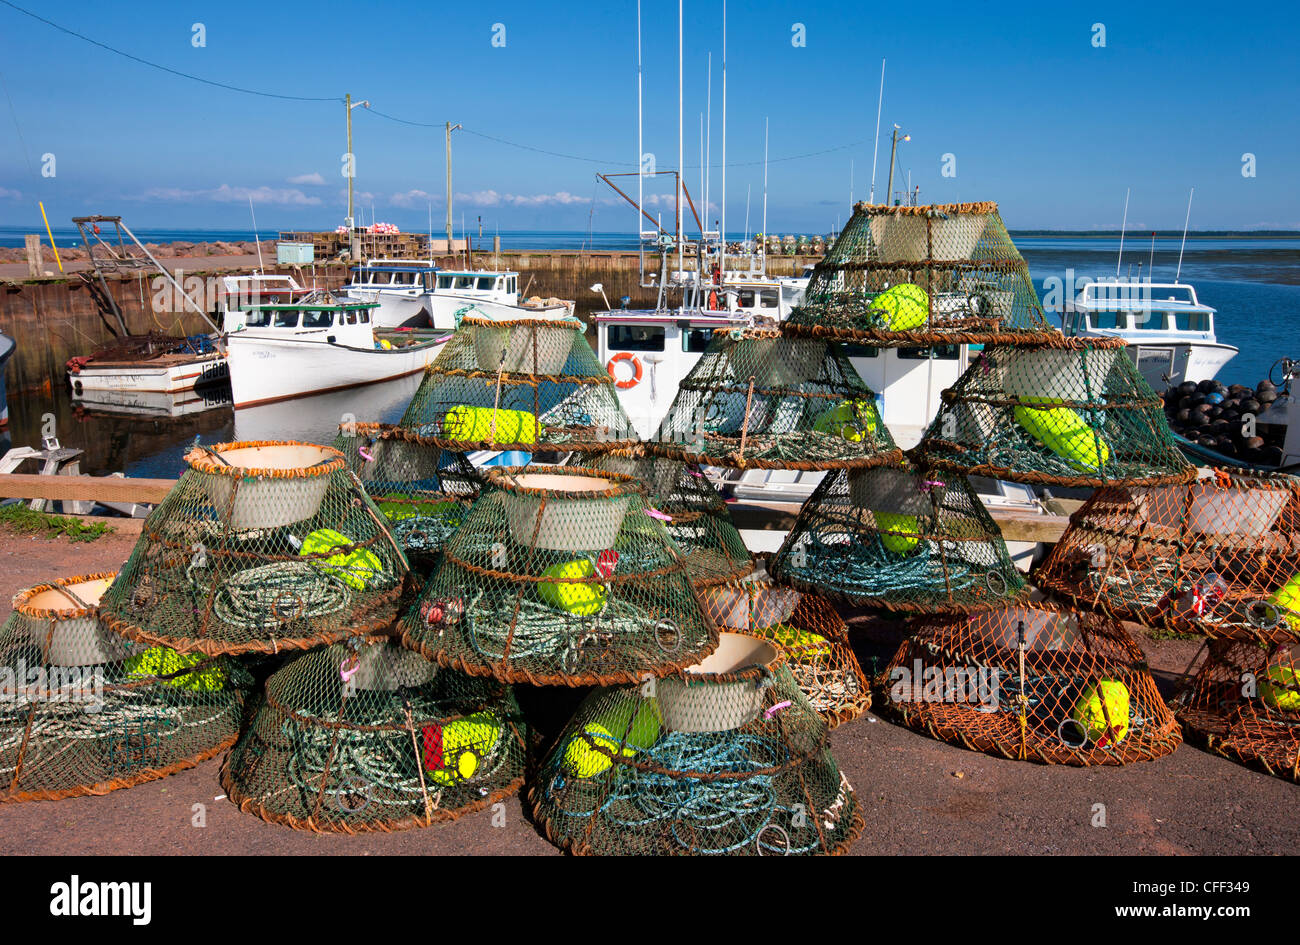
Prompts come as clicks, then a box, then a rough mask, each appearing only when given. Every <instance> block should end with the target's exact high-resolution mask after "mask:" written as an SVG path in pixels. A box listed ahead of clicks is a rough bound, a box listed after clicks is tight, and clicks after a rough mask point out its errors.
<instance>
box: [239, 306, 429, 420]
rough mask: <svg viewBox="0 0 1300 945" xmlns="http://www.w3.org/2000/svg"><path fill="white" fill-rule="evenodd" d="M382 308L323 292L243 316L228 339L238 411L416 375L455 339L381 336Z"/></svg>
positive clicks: (421, 333)
mask: <svg viewBox="0 0 1300 945" xmlns="http://www.w3.org/2000/svg"><path fill="white" fill-rule="evenodd" d="M375 308H376V304H375V303H373V302H341V301H339V300H337V299H335V298H334V297H333V296H331V295H329V294H328V293H325V292H318V293H315V294H313V295H310V296H307V297H304V298H302V299H299V300H297V301H295V302H292V303H281V304H269V303H266V304H258V305H254V306H251V307H248V308H246V309H244V310H243V313H242V314H243V318H242V323H241V325H240V327H239V328H238V329H237V330H235V331H232V332H231V333H230V334H229V335H227V336H226V344H227V349H228V351H229V364H230V388H231V394H232V396H233V399H234V404H235V409H236V410H238V409H240V408H241V407H251V406H255V405H257V404H266V403H272V402H275V401H278V400H288V399H290V398H293V397H301V396H304V395H307V394H318V393H325V392H328V391H337V390H345V389H347V388H350V387H360V386H362V385H366V384H375V383H378V382H380V381H386V380H391V379H393V378H397V377H404V376H406V375H408V374H415V373H417V372H419V371H423V370H424V368H425V367H426V366H428V365H429V363H430V362H432V361H433V359H434V358H435V357H436V356H437V354H438V352H439V350H441V348H442V346H443V344H445V343H446V341H447V339H448V338H449V337H450V335H449V334H447V333H444V332H436V331H429V332H424V331H414V330H409V329H407V330H385V329H377V328H376V327H375V326H374V323H373V318H372V313H373V311H374V309H375Z"/></svg>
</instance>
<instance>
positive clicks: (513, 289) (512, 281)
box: [510, 276, 519, 292]
mask: <svg viewBox="0 0 1300 945" xmlns="http://www.w3.org/2000/svg"><path fill="white" fill-rule="evenodd" d="M510 291H511V292H518V291H519V284H518V283H517V282H515V277H514V276H511V277H510Z"/></svg>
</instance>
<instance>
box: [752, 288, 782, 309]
mask: <svg viewBox="0 0 1300 945" xmlns="http://www.w3.org/2000/svg"><path fill="white" fill-rule="evenodd" d="M758 297H759V299H760V301H761V303H762V307H763V308H780V307H781V293H780V291H779V290H777V289H764V290H763V291H762V292H760V293H759V296H758Z"/></svg>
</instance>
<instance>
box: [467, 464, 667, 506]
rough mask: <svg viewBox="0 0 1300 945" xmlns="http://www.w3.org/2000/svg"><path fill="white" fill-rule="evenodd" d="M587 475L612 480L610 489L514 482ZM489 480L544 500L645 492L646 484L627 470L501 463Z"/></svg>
mask: <svg viewBox="0 0 1300 945" xmlns="http://www.w3.org/2000/svg"><path fill="white" fill-rule="evenodd" d="M520 475H523V476H532V475H541V476H573V477H575V478H576V477H578V476H586V477H590V478H592V479H603V480H605V481H607V482H608V483H609V487H608V488H607V489H603V490H601V491H599V492H596V491H583V492H570V491H567V490H561V489H540V488H537V487H534V486H523V485H520V484H519V483H518V482H515V481H513V477H515V476H520ZM487 480H488V483H489V484H490V485H493V486H495V487H496V488H498V489H500V490H502V491H503V492H509V493H512V494H516V495H527V496H534V497H536V498H541V499H559V500H561V501H563V500H566V499H567V500H573V499H616V498H618V497H619V496H625V495H644V494H645V483H643V482H641V481H640V480H639V479H636V478H635V477H633V476H629V475H627V474H625V473H616V472H606V471H604V470H601V469H592V468H591V467H590V466H498V467H494V468H492V469H489V470H488V474H487Z"/></svg>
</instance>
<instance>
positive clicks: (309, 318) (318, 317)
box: [302, 312, 334, 328]
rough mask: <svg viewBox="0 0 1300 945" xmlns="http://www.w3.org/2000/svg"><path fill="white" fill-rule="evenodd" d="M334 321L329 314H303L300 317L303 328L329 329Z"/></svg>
mask: <svg viewBox="0 0 1300 945" xmlns="http://www.w3.org/2000/svg"><path fill="white" fill-rule="evenodd" d="M333 321H334V318H333V316H332V315H331V314H330V313H329V312H304V313H303V316H302V327H303V328H329V327H330V323H331V322H333Z"/></svg>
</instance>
